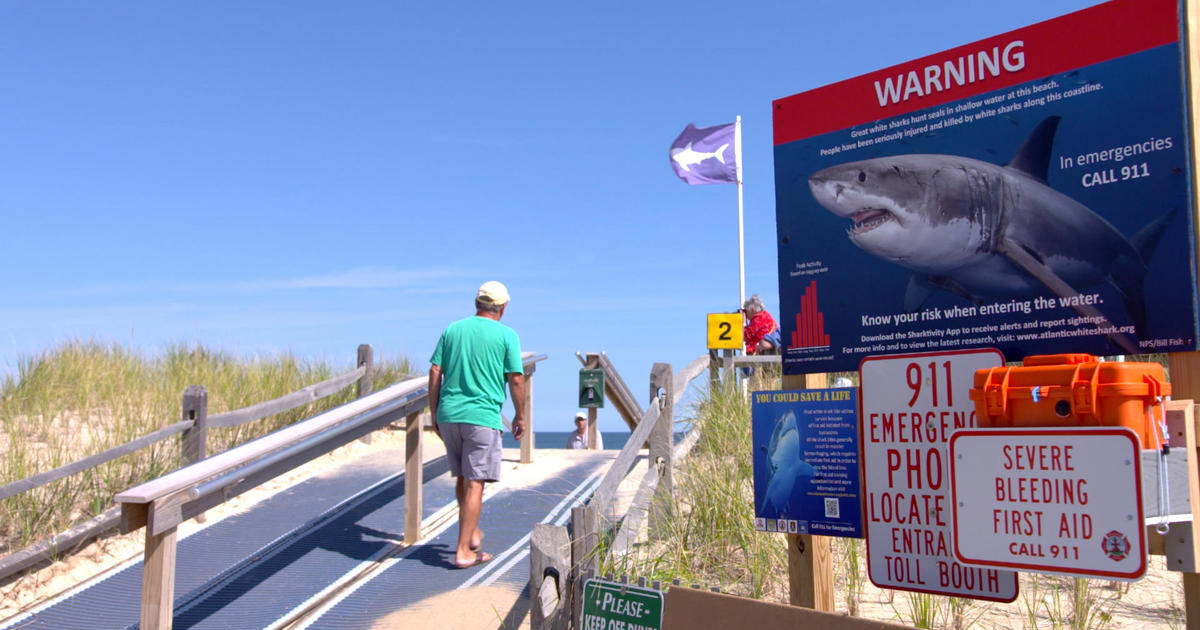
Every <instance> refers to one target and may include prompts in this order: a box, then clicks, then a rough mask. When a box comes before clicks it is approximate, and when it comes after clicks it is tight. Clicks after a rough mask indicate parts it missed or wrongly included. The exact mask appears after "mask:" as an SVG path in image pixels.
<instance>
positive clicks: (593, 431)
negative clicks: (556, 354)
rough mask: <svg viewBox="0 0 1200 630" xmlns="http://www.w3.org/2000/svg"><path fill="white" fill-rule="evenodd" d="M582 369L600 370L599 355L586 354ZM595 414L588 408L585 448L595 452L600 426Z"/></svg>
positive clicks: (592, 409)
mask: <svg viewBox="0 0 1200 630" xmlns="http://www.w3.org/2000/svg"><path fill="white" fill-rule="evenodd" d="M584 367H585V368H586V369H589V370H596V369H599V368H600V355H598V354H593V353H588V355H587V360H586V361H585V362H584ZM606 389H607V385H606ZM601 395H604V393H603V392H601ZM596 414H597V411H596V408H595V407H588V411H587V447H588V450H596V449H597V445H598V444H599V442H600V440H599V436H598V435H597V434H598V433H600V425H599V423H598V422H596Z"/></svg>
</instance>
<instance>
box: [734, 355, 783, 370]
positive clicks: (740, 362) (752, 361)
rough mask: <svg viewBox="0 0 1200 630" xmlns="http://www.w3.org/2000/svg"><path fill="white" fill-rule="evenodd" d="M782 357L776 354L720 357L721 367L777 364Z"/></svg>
mask: <svg viewBox="0 0 1200 630" xmlns="http://www.w3.org/2000/svg"><path fill="white" fill-rule="evenodd" d="M782 360H783V357H782V356H780V355H778V354H751V355H748V356H736V357H722V358H721V361H722V364H721V365H722V367H726V368H730V367H742V366H752V365H778V364H779V362H780V361H782Z"/></svg>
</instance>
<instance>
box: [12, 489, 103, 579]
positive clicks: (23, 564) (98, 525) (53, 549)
mask: <svg viewBox="0 0 1200 630" xmlns="http://www.w3.org/2000/svg"><path fill="white" fill-rule="evenodd" d="M120 524H121V508H119V507H114V508H110V509H108V510H107V511H105V512H104V513H102V514H100V515H99V516H96V517H94V518H92V519H90V520H87V521H84V522H82V523H80V524H78V525H76V526H75V527H72V528H71V529H68V530H67V531H65V532H63V533H61V534H59V535H57V536H55V537H53V538H51V539H49V540H43V541H42V542H39V543H36V544H33V545H30V546H28V547H26V548H24V549H22V550H21V551H18V552H16V553H14V554H10V555H8V556H5V557H4V558H0V580H3V579H4V578H7V577H8V576H10V575H13V574H14V573H18V572H20V571H24V570H25V569H28V568H29V567H32V566H34V565H36V564H38V563H39V562H44V561H46V560H53V559H54V558H55V557H56V556H58V555H59V554H61V553H63V552H66V551H70V550H72V549H74V548H75V547H77V546H78V545H79V544H80V543H82V542H84V541H86V540H89V539H91V538H94V537H96V536H99V535H100V534H103V533H104V532H106V531H108V530H110V529H115V528H116V527H117V526H118V525H120Z"/></svg>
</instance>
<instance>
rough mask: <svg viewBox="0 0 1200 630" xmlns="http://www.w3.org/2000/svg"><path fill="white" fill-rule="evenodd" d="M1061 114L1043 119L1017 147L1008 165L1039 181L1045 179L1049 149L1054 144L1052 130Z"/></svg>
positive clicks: (1056, 127)
mask: <svg viewBox="0 0 1200 630" xmlns="http://www.w3.org/2000/svg"><path fill="white" fill-rule="evenodd" d="M1060 120H1062V117H1061V116H1050V117H1048V118H1046V119H1045V120H1043V121H1042V122H1041V123H1039V124H1038V126H1037V127H1036V128H1035V129H1034V130H1033V133H1031V134H1029V137H1028V138H1025V143H1024V144H1022V145H1021V148H1020V149H1017V154H1016V155H1014V156H1013V159H1012V161H1011V162H1009V163H1008V167H1009V168H1011V169H1015V170H1018V171H1021V172H1022V173H1025V174H1026V175H1029V176H1031V177H1033V178H1035V179H1037V180H1038V181H1040V182H1045V181H1046V171H1047V170H1048V169H1049V168H1050V149H1051V147H1052V146H1053V145H1054V132H1056V131H1057V130H1058V121H1060Z"/></svg>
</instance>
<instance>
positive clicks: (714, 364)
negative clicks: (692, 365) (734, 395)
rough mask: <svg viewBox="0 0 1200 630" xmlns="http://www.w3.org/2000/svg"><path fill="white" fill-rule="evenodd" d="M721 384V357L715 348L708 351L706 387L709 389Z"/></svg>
mask: <svg viewBox="0 0 1200 630" xmlns="http://www.w3.org/2000/svg"><path fill="white" fill-rule="evenodd" d="M720 384H721V357H719V356H717V351H716V349H710V350H709V351H708V388H709V390H710V391H711V390H712V389H714V388H716V387H717V386H718V385H720Z"/></svg>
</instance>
